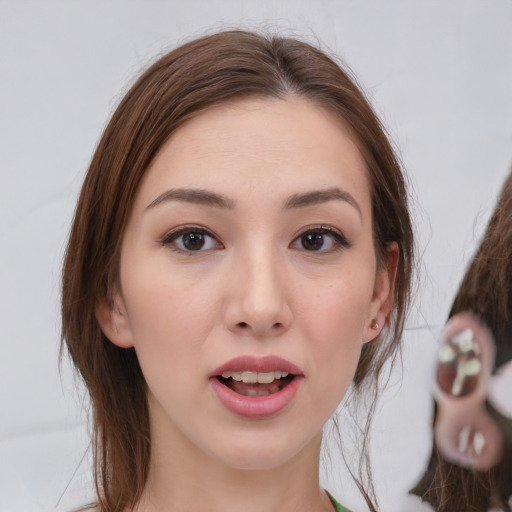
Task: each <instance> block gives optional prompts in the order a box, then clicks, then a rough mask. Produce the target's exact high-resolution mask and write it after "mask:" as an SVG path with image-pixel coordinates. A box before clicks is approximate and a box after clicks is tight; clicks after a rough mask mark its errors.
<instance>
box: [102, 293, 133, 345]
mask: <svg viewBox="0 0 512 512" xmlns="http://www.w3.org/2000/svg"><path fill="white" fill-rule="evenodd" d="M96 320H97V321H98V324H99V325H100V327H101V330H102V331H103V334H104V335H105V336H106V337H107V338H108V339H109V340H110V341H111V342H112V343H113V344H114V345H117V346H118V347H121V348H130V347H133V341H132V333H131V329H130V324H129V321H128V317H127V314H126V308H125V307H124V303H123V300H122V298H121V297H120V296H119V294H117V293H116V294H115V296H114V298H113V299H112V300H108V299H104V300H103V301H101V302H100V303H99V304H98V305H97V307H96Z"/></svg>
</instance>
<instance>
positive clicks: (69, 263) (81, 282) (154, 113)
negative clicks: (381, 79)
mask: <svg viewBox="0 0 512 512" xmlns="http://www.w3.org/2000/svg"><path fill="white" fill-rule="evenodd" d="M244 95H245V96H251V95H252V96H259V97H273V98H285V97H286V96H288V95H298V96H301V97H304V98H307V99H309V100H311V101H313V102H314V103H316V104H318V105H319V106H321V107H323V108H326V109H328V110H329V111H331V112H333V113H335V114H337V115H339V116H340V118H342V119H343V120H344V122H345V123H347V124H348V126H350V129H351V130H352V132H353V134H354V135H355V137H356V139H357V141H358V145H359V149H360V151H361V153H362V155H363V156H364V158H365V161H366V165H367V170H368V175H369V178H370V179H369V181H370V183H371V195H372V207H373V231H374V245H375V250H376V255H377V259H378V261H379V262H380V263H382V262H384V260H385V257H386V250H387V248H388V244H389V243H390V242H396V243H397V244H398V247H399V250H400V259H399V264H398V271H397V278H396V284H395V289H394V308H393V314H392V315H391V317H390V319H389V320H388V329H387V333H388V336H386V334H382V335H381V336H380V339H379V340H378V341H376V342H374V343H368V344H365V345H364V347H363V352H362V355H361V359H360V362H359V365H358V368H357V372H356V375H355V378H354V386H355V388H356V389H362V387H363V386H364V384H366V383H368V384H370V385H372V384H373V385H375V386H376V385H377V383H378V377H379V373H380V371H381V368H382V366H383V364H384V362H385V361H386V360H387V359H388V358H389V357H392V356H394V355H395V354H396V353H397V350H398V348H399V341H400V338H401V333H402V330H403V325H404V320H405V315H406V310H407V306H408V302H409V293H410V292H409V289H410V280H411V268H412V264H413V263H412V262H413V235H412V229H411V222H410V217H409V211H408V204H407V192H406V185H405V183H404V176H403V174H402V170H401V167H400V163H399V161H398V159H397V157H396V156H395V154H394V151H393V149H392V147H391V145H390V143H389V141H388V139H387V137H386V135H385V132H384V130H383V128H382V126H381V124H380V122H379V120H378V119H377V117H376V115H375V114H374V112H373V110H372V108H371V107H370V105H369V103H368V102H367V100H366V99H365V98H364V96H363V94H362V93H361V91H360V90H359V88H358V87H357V86H356V84H355V82H354V80H353V79H351V78H350V77H349V75H348V74H347V73H346V72H345V71H343V70H342V69H341V67H340V66H339V65H338V64H336V63H335V62H334V60H333V59H331V58H329V57H328V56H327V55H325V53H323V52H321V51H320V50H318V49H316V48H314V47H313V46H310V45H309V44H306V43H304V42H301V41H297V40H295V39H289V38H282V37H266V36H263V35H260V34H255V33H251V32H243V31H228V32H221V33H217V34H213V35H209V36H205V37H202V38H199V39H196V40H194V41H191V42H189V43H187V44H184V45H183V46H181V47H179V48H177V49H176V50H174V51H171V52H170V53H168V54H166V55H164V56H163V57H161V58H160V59H159V60H157V61H156V62H155V63H154V64H153V65H151V66H150V67H149V68H148V69H147V70H146V71H145V72H144V73H143V74H142V75H141V76H140V78H139V79H138V80H137V81H136V82H135V84H134V85H133V86H132V87H131V89H130V90H129V91H128V93H127V94H126V95H125V96H124V98H123V99H122V101H121V103H120V104H119V106H118V107H117V109H116V111H115V112H114V114H113V116H112V118H111V120H110V122H109V123H108V125H107V127H106V129H105V131H104V133H103V136H102V138H101V140H100V142H99V144H98V147H97V149H96V152H95V154H94V157H93V159H92V162H91V165H90V167H89V170H88V173H87V176H86V178H85V182H84V184H83V187H82V191H81V194H80V198H79V200H78V204H77V208H76V212H75V216H74V220H73V225H72V229H71V234H70V237H69V242H68V246H67V252H66V256H65V262H64V269H63V279H62V337H63V340H64V342H65V344H66V345H67V348H68V350H69V353H70V355H71V358H72V360H73V363H74V364H75V366H76V368H77V369H78V371H79V372H80V374H81V376H82V378H83V380H84V381H85V384H86V386H87V388H88V390H89V393H90V396H91V402H92V411H93V428H94V439H93V447H94V462H95V481H96V488H97V496H98V506H99V510H100V511H101V512H114V511H119V510H122V509H124V508H126V507H133V506H134V504H136V503H137V501H138V500H139V499H140V496H141V493H142V490H143V488H144V485H145V483H146V478H147V475H148V466H149V456H150V442H151V438H150V432H149V421H148V408H147V403H146V389H145V382H144V377H143V375H142V372H141V370H140V367H139V364H138V361H137V357H136V355H135V352H134V350H133V349H121V348H119V347H117V346H115V345H114V344H113V343H110V342H109V341H108V339H107V338H106V337H105V335H104V334H103V332H102V331H101V329H100V327H99V325H98V323H97V321H96V318H95V309H96V308H97V306H98V304H99V303H101V302H102V301H108V300H110V297H111V292H112V290H113V289H114V286H115V284H116V282H117V279H118V270H119V259H120V246H121V241H122V238H123V233H124V230H125V227H126V223H127V220H128V216H129V214H130V211H131V208H132V204H133V201H134V197H135V194H136V192H137V190H138V187H139V184H140V181H141V179H142V177H143V175H144V173H145V171H146V169H147V168H148V167H149V165H150V163H151V161H152V160H153V158H154V157H155V155H156V154H157V152H158V151H159V149H160V148H161V147H162V145H163V144H164V142H165V141H166V140H167V139H168V138H169V136H170V135H171V134H172V133H173V132H174V131H175V130H177V129H178V128H179V127H180V126H181V125H182V124H183V123H184V122H186V121H187V119H190V118H191V117H193V116H196V115H198V114H200V112H201V111H204V110H205V109H208V108H210V107H211V106H213V105H215V104H219V103H222V102H224V101H227V100H229V99H232V98H235V97H241V96H244ZM368 500H369V498H368Z"/></svg>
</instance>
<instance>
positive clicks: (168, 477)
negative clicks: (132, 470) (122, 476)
mask: <svg viewBox="0 0 512 512" xmlns="http://www.w3.org/2000/svg"><path fill="white" fill-rule="evenodd" d="M161 434H162V433H161V432H158V431H153V432H152V453H151V462H150V471H149V477H148V482H147V485H146V488H145V491H144V493H143V496H142V499H141V501H140V502H139V504H138V506H137V508H136V510H135V512H163V511H165V512H178V511H182V510H187V512H203V511H204V510H208V511H211V512H239V511H240V510H243V511H244V512H261V511H262V510H264V511H265V512H292V511H293V512H306V511H311V510H315V511H318V512H321V511H325V512H333V510H334V508H333V505H332V503H331V502H330V499H329V498H328V496H327V495H326V493H325V492H324V491H323V489H322V488H321V487H320V485H319V482H318V474H319V455H320V446H321V435H318V436H317V437H316V438H315V439H313V440H312V441H311V442H310V443H309V444H308V445H307V446H306V447H304V449H303V450H302V451H301V452H300V453H298V454H296V455H295V456H294V457H293V458H292V459H291V460H287V461H286V462H285V463H283V464H281V465H279V466H277V467H271V468H269V469H237V468H233V467H230V466H228V465H226V464H225V463H223V462H222V461H219V460H216V459H214V458H212V457H209V456H208V455H206V454H204V453H203V452H202V451H201V450H199V449H198V448H197V447H195V446H193V445H191V443H190V442H189V441H188V439H186V438H182V439H180V442H178V443H177V442H176V441H177V439H176V437H175V436H174V435H173V436H171V437H172V438H173V442H172V447H171V443H166V442H165V440H164V437H165V439H168V436H167V435H166V436H162V435H161Z"/></svg>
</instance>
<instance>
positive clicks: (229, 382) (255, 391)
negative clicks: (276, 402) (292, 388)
mask: <svg viewBox="0 0 512 512" xmlns="http://www.w3.org/2000/svg"><path fill="white" fill-rule="evenodd" d="M294 378H295V375H293V374H291V373H288V372H282V371H279V370H277V371H271V372H252V371H240V372H224V373H222V375H218V376H217V379H218V381H219V382H220V383H221V384H224V385H225V386H227V387H228V388H229V389H231V390H233V391H234V392H235V393H238V394H239V395H242V396H248V397H260V396H267V395H271V394H273V393H277V392H278V391H281V390H282V389H284V388H285V387H286V386H287V385H288V384H290V382H292V380H293V379H294Z"/></svg>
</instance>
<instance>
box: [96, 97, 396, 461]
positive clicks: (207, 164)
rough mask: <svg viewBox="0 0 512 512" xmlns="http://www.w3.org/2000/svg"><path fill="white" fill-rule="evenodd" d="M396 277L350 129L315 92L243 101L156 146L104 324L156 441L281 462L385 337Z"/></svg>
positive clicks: (309, 438)
mask: <svg viewBox="0 0 512 512" xmlns="http://www.w3.org/2000/svg"><path fill="white" fill-rule="evenodd" d="M390 254H391V256H390V261H391V260H392V261H394V262H395V263H396V251H391V252H390ZM392 267H393V264H391V265H389V268H392ZM392 275H393V271H392V270H391V271H388V270H387V267H386V266H385V267H384V268H382V269H381V270H379V269H378V268H377V265H376V257H375V252H374V246H373V240H372V212H371V200H370V188H369V180H368V177H367V172H366V169H365V163H364V161H363V158H362V156H361V154H360V152H359V150H358V148H357V146H356V144H355V142H354V139H353V137H352V136H351V134H350V132H349V131H348V129H347V128H346V127H345V125H344V124H343V123H342V122H341V121H340V120H339V119H338V118H336V117H334V116H333V115H331V114H330V113H329V112H327V111H326V110H324V109H322V108H320V107H318V106H315V105H314V104H313V103H311V102H309V101H307V100H304V99H297V98H288V99H286V100H273V99H243V100H237V101H233V102H230V103H227V104H223V105H221V106H219V107H215V108H211V109H209V110H207V111H205V112H204V113H201V114H199V115H198V116H197V117H195V118H193V119H192V120H189V121H188V122H187V123H185V124H184V125H183V126H182V127H181V128H179V129H178V130H177V131H176V132H175V133H174V134H173V135H172V137H171V138H170V140H169V141H167V143H166V144H165V145H164V146H163V147H162V149H161V150H160V152H159V153H158V154H157V156H156V158H155V160H154V161H153V163H152V164H151V166H150V168H149V169H148V171H147V173H146V174H145V177H144V179H143V181H142V183H141V186H140V189H139V190H138V193H137V196H136V200H135V203H134V206H133V210H132V212H131V217H130V220H129V222H128V225H127V228H126V232H125V235H124V239H123V244H122V252H121V265H120V286H119V289H118V290H117V293H116V295H115V304H114V307H113V308H112V309H111V310H107V309H106V308H104V309H102V310H100V312H99V313H98V318H99V320H100V323H101V324H102V326H103V328H104V330H105V332H106V333H107V335H108V337H109V338H110V339H111V340H112V341H113V342H114V343H116V344H117V345H119V346H122V347H131V346H133V347H134V348H135V351H136V353H137V357H138V359H139V362H140V366H141V368H142V371H143V373H144V376H145V379H146V382H147V393H148V403H149V412H150V421H151V435H152V443H153V447H155V446H160V447H162V446H169V447H172V450H173V453H174V454H175V453H176V450H184V451H186V452H187V453H189V454H193V455H194V457H196V458H197V459H198V460H202V461H205V460H210V461H212V460H213V461H216V462H220V463H221V464H224V465H227V466H230V467H235V468H260V469H263V468H270V467H275V466H277V465H280V464H283V463H284V462H286V461H289V460H291V459H293V458H294V457H296V456H300V455H301V454H302V453H306V452H307V449H308V447H311V446H313V445H314V446H315V447H316V446H317V445H318V442H319V439H320V436H321V429H322V426H323V425H324V423H325V422H326V421H327V420H328V418H329V417H330V415H331V414H332V413H333V411H334V410H335V408H336V406H337V405H338V404H339V402H340V400H341V399H342V397H343V395H344V394H345V392H346V390H347V388H348V387H349V385H350V382H351V380H352V378H353V375H354V372H355V369H356V366H357V363H358V359H359V356H360V352H361V346H362V343H363V342H367V341H370V340H371V339H373V338H375V337H376V336H377V335H378V334H379V332H380V331H379V328H378V327H377V328H376V326H375V322H373V324H372V320H373V319H376V320H377V323H378V324H379V325H381V326H382V325H383V324H384V320H385V315H386V314H387V312H388V310H389V306H390V290H391V286H392V280H393V278H392ZM276 372H277V373H276ZM285 372H287V373H288V374H289V375H288V376H286V373H285ZM222 374H224V377H222ZM256 380H257V381H259V382H258V383H256V382H254V381H256ZM178 447H179V448H178Z"/></svg>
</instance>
